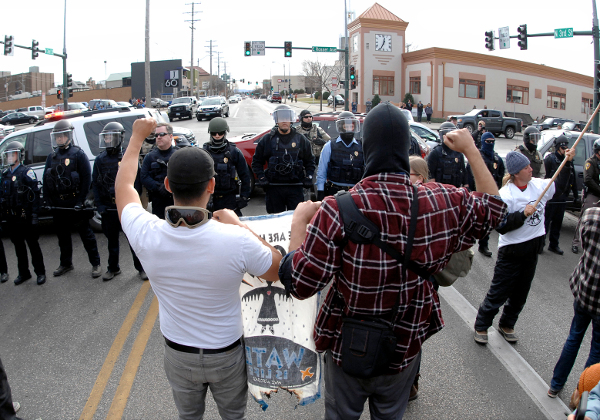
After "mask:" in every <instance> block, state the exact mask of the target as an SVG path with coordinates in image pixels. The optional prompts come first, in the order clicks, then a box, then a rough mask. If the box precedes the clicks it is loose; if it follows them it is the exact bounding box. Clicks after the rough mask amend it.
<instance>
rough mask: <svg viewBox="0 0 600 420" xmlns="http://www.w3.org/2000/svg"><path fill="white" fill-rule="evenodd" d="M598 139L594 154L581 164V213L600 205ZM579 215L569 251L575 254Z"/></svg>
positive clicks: (578, 242) (599, 148)
mask: <svg viewBox="0 0 600 420" xmlns="http://www.w3.org/2000/svg"><path fill="white" fill-rule="evenodd" d="M599 153H600V139H598V140H596V141H595V142H594V156H592V157H591V158H589V159H588V160H586V161H585V165H583V197H582V198H583V205H582V207H581V213H580V214H583V213H584V212H585V211H586V210H587V209H589V208H591V207H598V206H600V157H598V154H599ZM580 222H581V216H580V217H579V221H578V222H577V227H576V228H575V236H574V237H573V242H572V244H571V251H573V252H574V253H575V254H577V253H578V252H579V245H580V243H581V238H580V237H579V233H580V231H581V225H580Z"/></svg>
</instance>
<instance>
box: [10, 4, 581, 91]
mask: <svg viewBox="0 0 600 420" xmlns="http://www.w3.org/2000/svg"><path fill="white" fill-rule="evenodd" d="M347 1H348V10H349V11H353V12H355V14H356V15H355V16H359V15H360V14H361V13H363V12H364V11H365V10H366V9H368V8H369V7H371V6H372V5H373V4H374V2H373V1H371V0H347ZM191 2H192V0H185V1H184V0H168V1H164V0H163V1H158V0H151V1H150V59H151V60H168V59H176V58H181V59H182V60H183V64H184V65H185V66H188V65H189V63H190V52H191V49H190V48H191V45H190V41H191V35H190V33H191V30H190V28H189V26H190V24H189V23H188V22H185V20H187V19H190V18H191V15H190V14H186V13H185V12H189V11H191V5H190V3H191ZM2 3H3V5H2V15H3V19H2V25H1V27H2V32H3V33H0V36H2V39H3V35H13V36H14V38H15V42H16V44H18V45H27V46H31V40H32V39H36V40H37V41H39V43H40V47H42V48H46V47H49V48H53V49H54V51H56V52H60V53H62V49H63V16H64V0H53V1H48V0H21V1H8V0H4V1H3V2H2ZM379 4H380V5H382V6H383V7H385V8H386V9H388V10H389V11H390V12H392V13H394V14H395V15H396V16H398V17H399V18H401V19H403V20H404V21H407V22H409V25H408V28H407V30H406V39H407V43H412V44H413V46H412V47H411V51H412V50H414V49H424V48H430V47H443V48H453V49H457V50H462V51H471V52H477V53H481V54H490V55H495V56H502V57H507V58H513V59H517V60H522V61H529V62H533V63H538V64H545V65H547V66H551V67H556V68H560V69H565V70H569V71H573V72H577V73H582V74H586V75H589V76H591V75H592V74H593V48H592V44H591V42H592V37H591V36H576V37H573V38H570V39H556V40H555V39H554V38H552V37H547V38H530V39H529V49H528V50H527V51H521V50H520V49H519V48H518V46H517V40H516V39H512V40H511V48H510V49H509V50H501V51H500V50H498V49H496V50H495V51H493V52H491V53H489V52H488V51H487V50H486V49H485V41H484V38H485V36H484V33H485V31H486V30H491V29H493V30H494V31H496V33H497V31H498V28H499V27H503V26H508V27H509V28H510V33H511V34H514V35H516V34H517V27H518V26H519V25H520V24H527V25H528V31H529V33H541V32H552V31H553V30H554V29H556V28H570V27H572V28H574V30H575V31H589V30H591V27H592V1H591V0H585V1H584V0H571V1H569V2H564V1H561V2H559V1H557V0H551V1H545V2H539V1H531V0H529V1H525V0H503V1H497V2H482V1H472V0H467V1H463V2H449V1H447V0H444V1H442V0H422V1H419V2H417V1H412V0H411V1H408V0H380V1H379ZM145 5H146V1H145V0H102V1H100V2H90V1H86V0H67V30H66V34H67V39H66V43H67V53H68V56H69V59H68V63H67V66H68V72H69V73H72V74H73V79H74V80H78V81H85V80H87V79H88V78H90V77H92V78H93V79H95V80H97V81H98V80H103V79H105V78H106V75H110V74H111V73H119V72H128V71H131V67H130V63H131V62H136V61H143V60H144V37H145V28H144V24H145ZM195 7H196V10H199V11H201V12H202V13H198V14H197V15H196V18H197V19H200V21H199V22H196V27H197V29H196V30H195V36H194V64H197V63H198V61H197V60H198V59H200V66H201V67H203V68H204V69H205V70H206V71H210V70H209V69H210V59H209V55H208V43H209V40H210V39H213V40H214V44H215V45H216V46H215V48H214V50H213V51H215V54H214V57H213V74H217V54H216V51H219V52H221V69H220V70H221V72H220V73H221V74H222V73H223V72H224V67H223V62H227V72H228V73H230V74H231V77H232V78H235V79H242V78H243V79H246V81H251V82H252V83H253V84H254V83H255V82H256V81H261V80H262V79H265V78H268V77H269V74H270V73H271V74H273V75H276V74H277V75H279V74H282V73H283V71H284V64H285V66H286V70H285V71H286V74H287V73H288V71H289V67H291V71H292V74H300V72H301V69H302V61H304V60H314V59H316V58H317V57H318V59H319V60H321V61H326V62H333V61H334V60H335V59H336V58H337V54H333V53H312V52H310V51H299V50H294V51H293V57H292V58H291V59H286V58H284V57H283V50H267V51H266V56H265V57H244V54H243V50H244V45H243V42H244V41H266V45H267V46H283V43H284V41H292V42H293V45H294V46H298V47H311V46H331V47H334V46H338V43H339V37H340V36H341V35H343V31H344V2H343V0H327V1H323V0H301V1H283V2H275V1H266V0H253V1H246V0H218V1H217V0H204V1H201V2H200V4H196V6H195ZM496 48H498V44H497V41H496ZM105 61H106V69H105V64H104V62H105ZM33 65H36V66H39V67H40V71H41V72H51V73H54V74H55V81H57V82H58V83H60V82H61V80H62V60H61V59H60V58H58V57H51V56H48V55H45V54H40V56H39V58H38V59H37V60H31V52H30V51H29V50H23V49H19V48H17V49H16V51H15V55H14V56H13V57H7V56H4V55H0V71H10V72H11V73H12V74H18V73H23V72H27V71H29V66H33Z"/></svg>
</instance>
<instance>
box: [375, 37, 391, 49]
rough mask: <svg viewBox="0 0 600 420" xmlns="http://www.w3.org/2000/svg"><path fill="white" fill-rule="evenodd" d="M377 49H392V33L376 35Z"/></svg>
mask: <svg viewBox="0 0 600 420" xmlns="http://www.w3.org/2000/svg"><path fill="white" fill-rule="evenodd" d="M375 51H387V52H390V51H392V36H391V35H382V34H377V35H375Z"/></svg>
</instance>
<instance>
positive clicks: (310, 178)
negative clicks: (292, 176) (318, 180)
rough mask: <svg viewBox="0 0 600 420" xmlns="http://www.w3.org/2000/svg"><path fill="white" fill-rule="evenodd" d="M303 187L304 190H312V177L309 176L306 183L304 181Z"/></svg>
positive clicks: (305, 179)
mask: <svg viewBox="0 0 600 420" xmlns="http://www.w3.org/2000/svg"><path fill="white" fill-rule="evenodd" d="M302 186H303V187H304V188H312V187H313V180H312V176H307V177H306V178H304V181H302Z"/></svg>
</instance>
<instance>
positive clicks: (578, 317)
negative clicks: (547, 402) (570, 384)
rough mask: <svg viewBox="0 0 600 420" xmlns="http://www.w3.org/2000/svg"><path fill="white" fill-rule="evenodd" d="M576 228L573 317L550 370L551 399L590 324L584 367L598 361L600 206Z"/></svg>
mask: <svg viewBox="0 0 600 420" xmlns="http://www.w3.org/2000/svg"><path fill="white" fill-rule="evenodd" d="M578 226H580V229H581V231H580V232H578V234H579V235H580V237H581V245H582V249H583V255H582V256H581V259H580V260H579V265H578V266H577V267H576V268H575V271H573V274H571V278H570V279H569V285H570V286H571V292H572V293H573V296H574V297H575V301H574V302H573V311H574V315H573V321H572V322H571V329H570V330H569V337H567V341H566V342H565V345H564V347H563V349H562V353H561V354H560V358H559V359H558V362H556V366H555V367H554V373H553V375H552V382H550V389H549V390H548V396H549V397H551V398H556V396H557V394H558V393H559V392H560V391H561V390H562V389H563V387H564V386H565V382H567V378H568V377H569V373H571V369H572V368H573V364H574V363H575V359H576V358H577V353H578V352H579V347H580V346H581V341H582V340H583V337H584V336H585V332H586V330H587V328H588V326H589V325H590V322H591V323H592V328H593V332H594V333H593V334H592V345H591V347H590V354H589V356H588V359H587V361H586V362H585V367H586V368H587V367H588V366H591V365H593V364H596V363H598V362H600V267H598V262H599V261H600V207H592V208H589V209H587V210H586V211H585V212H584V213H583V215H582V216H581V220H580V222H579V225H578Z"/></svg>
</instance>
